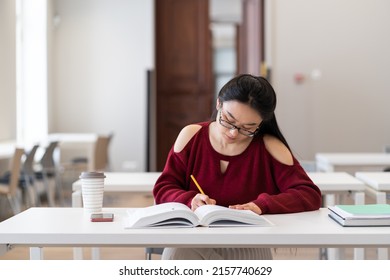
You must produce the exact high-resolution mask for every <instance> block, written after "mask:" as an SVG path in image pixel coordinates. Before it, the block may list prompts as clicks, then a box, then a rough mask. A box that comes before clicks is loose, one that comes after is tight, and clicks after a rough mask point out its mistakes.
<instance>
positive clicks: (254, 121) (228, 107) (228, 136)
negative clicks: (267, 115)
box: [217, 100, 262, 143]
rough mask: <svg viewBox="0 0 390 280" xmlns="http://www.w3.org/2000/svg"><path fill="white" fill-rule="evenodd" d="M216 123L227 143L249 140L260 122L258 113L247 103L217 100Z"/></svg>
mask: <svg viewBox="0 0 390 280" xmlns="http://www.w3.org/2000/svg"><path fill="white" fill-rule="evenodd" d="M217 109H218V110H219V111H218V115H217V124H218V128H219V131H220V132H221V133H222V135H223V137H224V139H225V140H226V141H228V142H229V143H231V142H235V141H240V140H249V139H251V137H253V135H254V133H255V132H256V130H257V128H258V127H259V126H260V124H261V122H262V118H261V117H260V114H259V113H258V112H257V111H256V110H254V109H252V108H251V107H250V106H249V105H247V104H244V103H240V102H238V101H225V102H223V103H220V102H219V100H218V101H217Z"/></svg>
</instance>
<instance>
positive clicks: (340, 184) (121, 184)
mask: <svg viewBox="0 0 390 280" xmlns="http://www.w3.org/2000/svg"><path fill="white" fill-rule="evenodd" d="M160 174H161V173H160V172H140V173H131V172H127V173H120V172H119V173H116V172H107V173H105V175H106V178H105V183H104V191H105V192H132V193H141V194H151V193H152V190H153V186H154V184H155V182H156V180H157V178H158V177H159V176H160ZM308 175H309V177H310V178H311V179H312V180H313V182H314V183H315V184H316V185H317V186H318V187H319V188H320V189H321V192H322V193H323V194H325V198H326V202H325V204H324V205H326V206H328V205H335V204H336V202H335V201H336V196H337V198H339V197H340V196H341V195H343V194H345V193H348V194H349V193H352V195H353V197H354V200H355V203H356V204H364V189H365V184H364V183H363V182H361V181H360V180H358V179H356V178H355V177H354V176H352V175H350V174H348V173H346V172H331V173H324V172H309V173H308ZM72 189H73V194H72V206H73V207H82V195H81V181H80V180H78V181H76V182H74V183H73V185H72ZM340 253H342V252H339V250H330V251H329V254H330V255H331V256H330V257H331V258H335V259H338V258H340V257H342V256H340V255H339V254H340ZM74 255H75V258H76V259H82V258H83V257H82V252H81V250H80V249H78V248H75V251H74ZM92 256H93V258H94V259H98V258H99V251H98V249H97V248H94V249H93V250H92ZM355 257H356V258H357V259H363V257H364V250H361V249H356V250H355Z"/></svg>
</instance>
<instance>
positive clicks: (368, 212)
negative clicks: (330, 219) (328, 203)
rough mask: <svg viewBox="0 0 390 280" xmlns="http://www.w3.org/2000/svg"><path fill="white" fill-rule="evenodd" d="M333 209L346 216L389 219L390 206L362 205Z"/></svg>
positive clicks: (340, 206)
mask: <svg viewBox="0 0 390 280" xmlns="http://www.w3.org/2000/svg"><path fill="white" fill-rule="evenodd" d="M334 208H335V209H336V210H337V209H339V210H341V211H344V212H345V213H343V212H341V211H337V212H338V213H342V214H344V215H346V216H378V215H379V216H383V215H385V216H386V215H388V216H389V217H390V204H362V205H336V206H334Z"/></svg>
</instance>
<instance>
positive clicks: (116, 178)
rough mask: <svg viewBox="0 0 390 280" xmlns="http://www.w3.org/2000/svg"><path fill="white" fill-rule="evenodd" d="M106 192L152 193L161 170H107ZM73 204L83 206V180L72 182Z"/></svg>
mask: <svg viewBox="0 0 390 280" xmlns="http://www.w3.org/2000/svg"><path fill="white" fill-rule="evenodd" d="M104 174H105V175H106V178H105V179H104V192H105V193H106V192H131V193H141V194H152V190H153V187H154V184H155V183H156V181H157V179H158V177H159V176H160V175H161V172H105V173H104ZM72 190H73V193H72V206H73V207H82V196H81V180H77V181H76V182H74V183H73V184H72Z"/></svg>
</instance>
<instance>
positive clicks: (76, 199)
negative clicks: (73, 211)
mask: <svg viewBox="0 0 390 280" xmlns="http://www.w3.org/2000/svg"><path fill="white" fill-rule="evenodd" d="M72 207H83V201H82V197H81V190H77V191H74V192H73V193H72Z"/></svg>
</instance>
